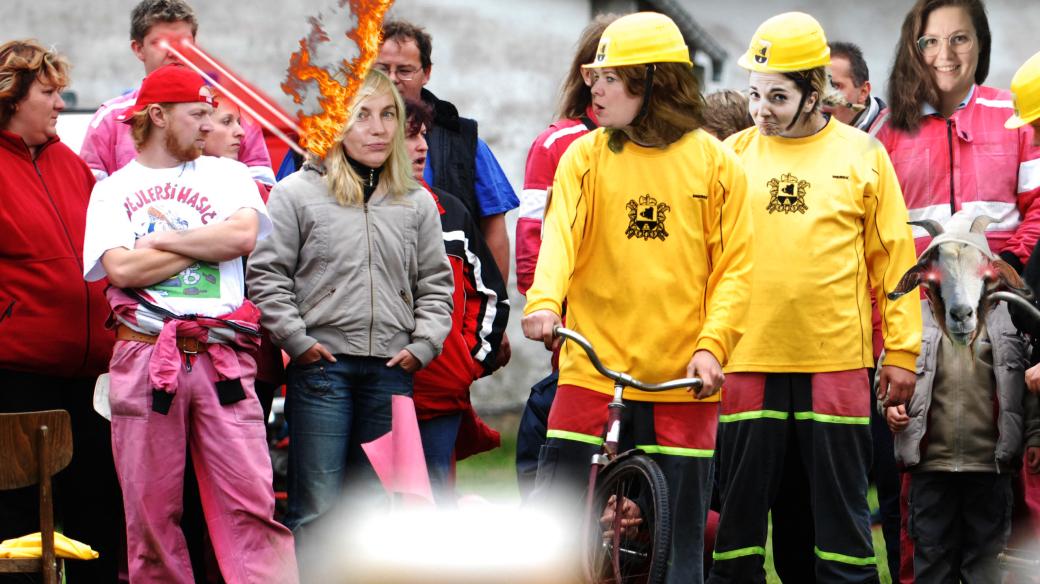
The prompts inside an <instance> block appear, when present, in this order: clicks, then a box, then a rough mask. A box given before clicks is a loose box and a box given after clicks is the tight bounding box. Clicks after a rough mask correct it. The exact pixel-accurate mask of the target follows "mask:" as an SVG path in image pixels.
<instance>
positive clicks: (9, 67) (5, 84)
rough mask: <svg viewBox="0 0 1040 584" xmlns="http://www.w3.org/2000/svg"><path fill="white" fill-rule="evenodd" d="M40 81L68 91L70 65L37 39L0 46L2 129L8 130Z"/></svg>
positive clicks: (0, 119) (0, 126) (0, 121)
mask: <svg viewBox="0 0 1040 584" xmlns="http://www.w3.org/2000/svg"><path fill="white" fill-rule="evenodd" d="M36 80H39V81H40V82H42V83H46V84H48V85H52V86H54V87H57V88H59V89H61V88H64V87H65V86H67V85H68V84H69V62H68V61H66V60H65V57H63V56H61V55H59V54H58V52H57V51H55V50H54V49H49V50H48V49H45V48H44V47H43V45H41V44H40V43H39V41H37V40H35V39H26V40H20V41H9V42H6V43H4V44H3V45H0V128H6V127H7V124H8V122H10V121H11V116H13V115H14V112H15V109H16V107H17V106H18V104H19V103H21V101H22V100H23V99H25V96H27V95H29V88H30V87H32V84H33V81H36Z"/></svg>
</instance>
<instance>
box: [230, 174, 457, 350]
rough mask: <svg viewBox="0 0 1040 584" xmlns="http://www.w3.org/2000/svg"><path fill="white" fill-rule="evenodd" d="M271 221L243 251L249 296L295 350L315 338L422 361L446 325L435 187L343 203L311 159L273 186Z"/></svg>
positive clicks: (276, 336) (447, 287)
mask: <svg viewBox="0 0 1040 584" xmlns="http://www.w3.org/2000/svg"><path fill="white" fill-rule="evenodd" d="M267 208H268V213H269V215H270V217H271V222H272V223H273V224H274V230H273V232H272V233H271V235H270V236H268V237H267V238H266V239H263V240H260V241H259V242H257V246H256V249H255V250H254V251H253V254H252V255H251V256H250V257H249V265H248V274H247V285H248V290H249V298H250V300H252V301H253V302H254V303H255V304H256V305H257V306H258V307H260V311H261V314H262V317H261V322H262V324H263V326H264V327H265V328H266V329H267V330H268V331H269V332H270V334H271V338H272V339H273V340H274V342H275V344H276V345H278V346H280V347H281V348H282V349H284V350H285V351H286V352H287V353H289V356H290V357H292V358H293V359H295V358H297V357H298V356H300V355H301V354H302V353H303V352H305V351H306V350H307V349H309V348H311V347H312V346H313V345H314V343H316V342H320V343H321V344H322V345H323V346H324V347H325V348H326V349H328V350H329V352H331V353H333V354H344V355H352V356H363V357H387V358H389V357H392V356H393V355H396V354H397V353H398V352H400V350H401V349H408V351H409V352H411V353H412V354H413V355H415V357H416V358H417V359H418V360H419V361H420V362H422V364H423V366H426V365H427V364H429V362H430V361H431V360H432V359H433V358H434V357H436V356H437V355H438V354H439V353H440V351H441V347H442V344H443V343H444V338H445V337H446V336H447V334H448V331H449V330H450V329H451V312H452V298H451V294H452V290H453V289H454V279H453V277H452V272H451V266H450V264H449V263H448V258H447V255H446V254H445V252H444V241H443V236H442V234H441V222H440V215H439V213H438V211H437V205H436V203H435V202H434V201H433V197H431V196H430V194H429V193H427V192H426V191H424V190H422V189H417V190H415V191H412V192H410V193H407V194H405V195H404V196H401V197H389V196H387V195H386V193H385V188H384V187H380V188H377V189H376V192H375V193H374V194H373V195H372V197H371V198H370V200H369V201H368V203H365V204H364V205H359V206H342V205H340V204H339V203H337V201H336V200H335V198H333V196H332V195H331V193H330V192H329V189H328V186H327V183H326V181H325V177H324V176H322V175H321V174H319V173H318V172H317V171H316V170H314V169H313V168H310V167H306V166H305V167H304V169H303V170H300V171H299V172H297V173H295V174H292V175H290V176H288V177H286V178H285V179H284V180H282V181H281V182H279V183H278V185H277V186H275V187H274V190H272V191H271V196H270V199H269V201H268V206H267Z"/></svg>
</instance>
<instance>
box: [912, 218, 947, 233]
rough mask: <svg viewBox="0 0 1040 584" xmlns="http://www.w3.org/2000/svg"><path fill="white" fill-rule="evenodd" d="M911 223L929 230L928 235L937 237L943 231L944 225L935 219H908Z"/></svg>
mask: <svg viewBox="0 0 1040 584" xmlns="http://www.w3.org/2000/svg"><path fill="white" fill-rule="evenodd" d="M907 223H909V224H910V225H916V226H918V227H920V228H921V229H924V230H925V231H927V232H928V235H931V236H932V237H935V236H937V235H939V234H941V233H942V232H943V226H942V224H941V223H939V222H938V221H936V220H935V219H921V220H920V221H907Z"/></svg>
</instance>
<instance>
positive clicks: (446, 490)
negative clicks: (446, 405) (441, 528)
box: [419, 412, 462, 505]
mask: <svg viewBox="0 0 1040 584" xmlns="http://www.w3.org/2000/svg"><path fill="white" fill-rule="evenodd" d="M461 423H462V412H458V413H455V414H447V415H444V416H437V417H436V418H430V419H429V420H419V434H420V435H421V436H422V446H423V453H424V454H425V456H426V470H427V472H429V473H430V486H431V487H433V495H434V497H436V499H437V502H438V503H440V504H442V505H451V504H453V503H454V500H455V497H454V494H455V493H454V491H455V489H454V488H453V485H452V481H451V463H452V460H454V456H452V455H453V454H454V452H455V439H456V438H458V436H459V424H461Z"/></svg>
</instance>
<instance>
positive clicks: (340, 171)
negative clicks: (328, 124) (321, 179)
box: [324, 69, 419, 207]
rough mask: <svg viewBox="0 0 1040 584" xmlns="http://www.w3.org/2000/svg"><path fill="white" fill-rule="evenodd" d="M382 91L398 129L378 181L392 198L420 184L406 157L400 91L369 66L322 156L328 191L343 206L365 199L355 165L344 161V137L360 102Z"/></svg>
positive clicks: (357, 111) (384, 76)
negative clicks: (344, 119) (394, 113)
mask: <svg viewBox="0 0 1040 584" xmlns="http://www.w3.org/2000/svg"><path fill="white" fill-rule="evenodd" d="M384 94H390V95H391V96H392V97H393V98H394V109H395V110H396V111H397V119H396V120H395V123H396V124H397V130H396V131H395V132H394V137H393V139H392V140H391V142H390V156H388V157H387V159H386V162H384V163H383V172H382V174H381V175H380V178H379V182H380V183H385V184H386V186H387V191H388V195H389V196H391V197H400V196H403V195H405V194H406V193H408V192H410V191H413V190H415V189H417V188H419V184H418V183H417V182H415V179H414V178H412V164H411V161H410V160H409V159H408V149H407V147H406V146H405V144H404V138H405V129H404V123H405V120H406V119H407V113H406V112H405V109H404V101H403V100H402V99H401V94H400V93H398V92H397V89H396V88H395V87H394V83H393V82H392V81H390V78H389V77H387V76H386V75H385V74H384V73H382V72H381V71H377V70H375V69H372V70H371V71H369V72H368V75H366V76H365V82H364V83H363V84H362V85H361V89H359V90H358V93H357V96H355V97H354V102H353V103H352V104H351V106H350V115H349V116H348V118H347V120H348V121H347V124H346V125H345V126H344V127H343V130H342V131H341V132H340V134H339V138H338V139H337V140H336V142H337V144H336V145H335V146H333V147H332V149H331V150H329V153H328V154H326V155H325V160H324V167H325V180H326V182H327V183H328V185H329V191H331V193H332V196H333V197H334V198H335V199H336V202H338V203H339V204H340V205H342V206H344V207H348V206H360V205H361V204H362V203H363V202H364V198H365V195H364V189H363V187H362V183H361V177H360V176H358V174H357V172H356V171H355V170H354V167H352V166H351V165H350V161H349V160H347V149H346V146H345V145H344V144H343V139H344V138H345V137H346V135H347V132H349V131H350V129H351V128H352V127H354V123H355V122H356V121H357V116H358V113H359V112H360V109H361V108H360V105H361V102H363V101H365V100H366V99H368V98H369V97H372V96H375V95H384Z"/></svg>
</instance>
